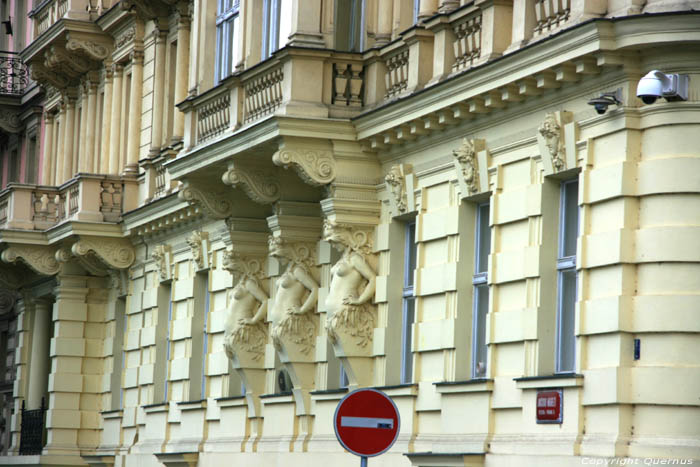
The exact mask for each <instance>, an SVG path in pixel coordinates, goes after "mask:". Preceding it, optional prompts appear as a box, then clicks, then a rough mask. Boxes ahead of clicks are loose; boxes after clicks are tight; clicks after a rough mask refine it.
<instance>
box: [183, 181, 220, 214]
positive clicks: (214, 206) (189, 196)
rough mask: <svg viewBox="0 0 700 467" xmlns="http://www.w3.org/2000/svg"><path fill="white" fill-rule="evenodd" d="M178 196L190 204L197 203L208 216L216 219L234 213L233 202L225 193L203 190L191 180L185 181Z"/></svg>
mask: <svg viewBox="0 0 700 467" xmlns="http://www.w3.org/2000/svg"><path fill="white" fill-rule="evenodd" d="M178 198H180V199H181V200H183V201H187V202H188V203H189V204H190V205H195V204H196V205H197V206H199V207H201V208H202V210H203V211H204V212H205V214H206V215H207V216H209V217H212V218H214V219H226V218H227V217H231V215H232V214H233V204H232V203H231V201H229V200H228V199H227V198H226V196H225V195H224V194H223V193H215V192H212V191H205V190H201V189H199V188H195V187H194V186H193V185H192V184H190V183H189V182H185V183H184V185H183V186H182V187H181V188H180V192H179V193H178Z"/></svg>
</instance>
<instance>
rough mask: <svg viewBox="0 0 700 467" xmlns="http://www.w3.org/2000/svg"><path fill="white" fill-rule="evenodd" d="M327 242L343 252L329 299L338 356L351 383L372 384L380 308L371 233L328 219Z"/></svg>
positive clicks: (328, 321) (330, 323)
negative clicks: (378, 306)
mask: <svg viewBox="0 0 700 467" xmlns="http://www.w3.org/2000/svg"><path fill="white" fill-rule="evenodd" d="M323 239H324V240H326V241H327V242H329V243H330V244H331V245H333V247H335V248H336V249H337V250H339V251H341V252H342V256H341V258H340V259H339V260H338V262H337V263H335V265H334V266H333V267H332V269H331V284H330V289H329V291H328V296H327V297H326V311H327V313H328V316H327V318H326V329H327V331H328V337H329V338H330V340H331V342H332V343H333V345H334V348H335V350H336V354H337V355H338V356H339V357H340V358H341V359H342V360H343V363H344V366H345V370H346V372H347V373H348V377H349V378H350V382H351V384H353V383H354V384H359V383H363V384H369V383H371V381H367V379H368V378H369V377H371V365H372V362H371V354H372V340H373V338H374V327H375V323H376V308H375V306H374V305H373V304H372V299H373V298H374V291H375V286H376V277H377V275H376V273H375V272H374V269H373V268H372V266H370V264H369V260H370V258H371V255H372V252H371V248H372V247H371V242H370V238H369V233H368V232H367V231H365V230H360V229H355V228H353V227H352V226H349V225H343V224H339V223H337V222H334V221H332V220H326V221H325V222H324V225H323Z"/></svg>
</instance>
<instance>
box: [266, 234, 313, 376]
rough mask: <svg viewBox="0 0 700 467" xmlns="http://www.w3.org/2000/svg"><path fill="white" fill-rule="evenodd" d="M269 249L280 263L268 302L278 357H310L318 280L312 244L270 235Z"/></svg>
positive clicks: (283, 359)
mask: <svg viewBox="0 0 700 467" xmlns="http://www.w3.org/2000/svg"><path fill="white" fill-rule="evenodd" d="M268 245H269V252H270V256H273V257H275V258H277V259H279V260H281V262H282V263H287V268H286V270H285V271H284V273H283V274H282V275H281V276H279V277H278V278H277V286H276V289H275V295H274V303H273V304H272V310H271V315H272V342H273V344H274V345H275V348H276V349H277V350H278V351H280V352H281V354H282V355H284V356H285V357H286V358H282V361H285V360H287V361H290V362H291V361H295V360H299V359H301V360H307V359H308V358H309V357H311V359H313V355H312V352H311V350H312V349H313V348H314V345H315V341H316V334H317V327H316V319H315V317H314V316H313V314H314V310H315V309H316V301H317V299H318V282H317V281H316V279H315V278H314V277H313V274H312V268H313V267H314V264H313V263H314V261H313V254H312V252H313V251H312V249H313V245H312V244H306V243H287V242H285V241H284V240H282V238H280V237H274V236H270V238H269V243H268Z"/></svg>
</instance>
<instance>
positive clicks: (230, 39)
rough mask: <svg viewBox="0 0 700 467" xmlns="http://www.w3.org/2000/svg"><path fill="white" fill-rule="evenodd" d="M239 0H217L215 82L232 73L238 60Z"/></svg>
mask: <svg viewBox="0 0 700 467" xmlns="http://www.w3.org/2000/svg"><path fill="white" fill-rule="evenodd" d="M239 7H240V0H219V4H218V7H217V12H216V82H217V83H218V82H219V81H221V80H223V79H224V78H226V77H227V76H229V75H230V74H231V73H233V71H234V69H235V67H236V63H237V62H238V47H237V44H238V36H239V34H240V21H239V15H238V11H239Z"/></svg>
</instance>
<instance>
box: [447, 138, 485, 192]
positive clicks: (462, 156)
mask: <svg viewBox="0 0 700 467" xmlns="http://www.w3.org/2000/svg"><path fill="white" fill-rule="evenodd" d="M452 155H453V156H454V160H453V162H454V166H455V174H456V176H457V183H458V184H459V191H460V196H461V197H462V198H469V197H471V196H474V195H478V194H481V193H486V192H488V191H489V173H488V170H489V163H490V162H491V154H490V153H489V150H488V149H487V148H486V142H485V141H484V140H483V139H479V138H473V139H469V138H464V139H463V140H462V144H461V145H460V146H459V148H457V149H455V150H454V151H452Z"/></svg>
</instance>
